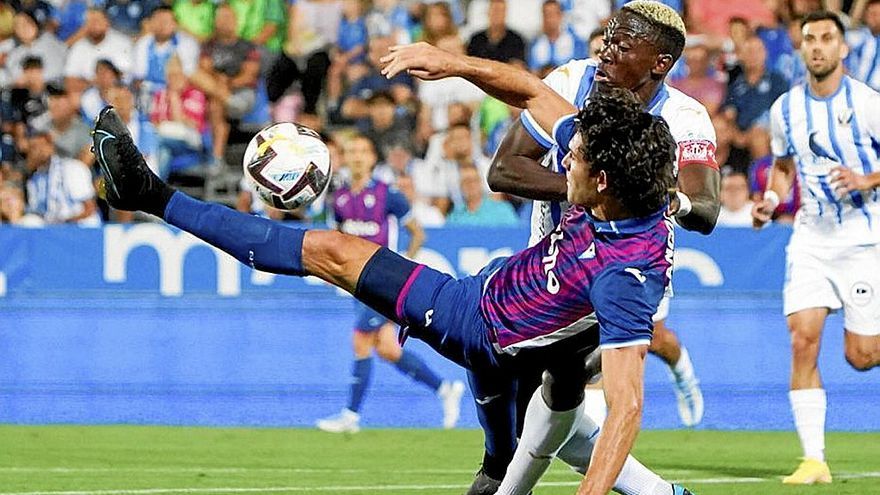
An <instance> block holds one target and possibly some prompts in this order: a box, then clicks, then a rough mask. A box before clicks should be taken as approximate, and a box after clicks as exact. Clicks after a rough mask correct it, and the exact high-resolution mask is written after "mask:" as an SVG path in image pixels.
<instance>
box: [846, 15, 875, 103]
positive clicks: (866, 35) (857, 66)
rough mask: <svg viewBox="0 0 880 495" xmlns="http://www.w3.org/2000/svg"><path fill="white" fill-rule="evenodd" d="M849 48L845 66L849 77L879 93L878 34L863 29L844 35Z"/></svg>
mask: <svg viewBox="0 0 880 495" xmlns="http://www.w3.org/2000/svg"><path fill="white" fill-rule="evenodd" d="M846 42H847V44H848V45H849V47H850V52H849V56H848V57H847V58H846V66H847V68H848V69H849V75H851V76H852V77H854V78H855V79H858V80H859V81H862V82H863V83H865V84H867V85H868V86H870V87H872V88H874V89H875V90H877V91H880V34H878V35H874V34H872V33H871V31H870V30H869V29H868V28H866V27H863V28H861V29H857V30H854V31H849V32H848V33H846Z"/></svg>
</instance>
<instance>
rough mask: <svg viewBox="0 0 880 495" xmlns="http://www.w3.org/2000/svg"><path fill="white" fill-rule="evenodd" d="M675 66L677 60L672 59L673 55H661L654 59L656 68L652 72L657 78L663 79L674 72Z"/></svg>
mask: <svg viewBox="0 0 880 495" xmlns="http://www.w3.org/2000/svg"><path fill="white" fill-rule="evenodd" d="M673 65H675V59H673V58H672V55H670V54H668V53H661V54H659V55H657V58H656V59H654V68H653V69H652V70H651V72H652V73H653V74H654V76H655V77H658V78H662V77H664V76H665V75H666V74H667V73H668V72H669V71H671V70H672V66H673Z"/></svg>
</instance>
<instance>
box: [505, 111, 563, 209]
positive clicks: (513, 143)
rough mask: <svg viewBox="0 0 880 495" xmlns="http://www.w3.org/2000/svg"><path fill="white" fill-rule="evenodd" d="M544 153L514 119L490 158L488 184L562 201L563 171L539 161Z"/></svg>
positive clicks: (544, 150)
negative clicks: (555, 170)
mask: <svg viewBox="0 0 880 495" xmlns="http://www.w3.org/2000/svg"><path fill="white" fill-rule="evenodd" d="M546 153H547V149H546V148H544V147H543V146H541V145H540V144H538V142H537V141H535V139H534V138H533V137H532V136H531V135H530V134H529V133H528V131H526V129H525V127H523V125H522V122H520V120H519V119H516V120H514V122H513V124H512V125H511V126H510V129H508V130H507V133H506V134H505V135H504V139H503V140H502V141H501V144H500V145H499V146H498V151H497V152H496V153H495V157H494V158H493V159H492V166H491V167H490V168H489V187H490V188H492V190H493V191H496V192H503V193H508V194H514V195H516V196H520V197H523V198H527V199H537V200H542V201H564V200H565V199H566V189H567V186H566V182H565V174H558V173H556V172H553V171H552V170H550V169H549V168H547V167H545V166H543V165H541V164H540V163H538V160H540V159H541V157H543V156H544V155H545V154H546Z"/></svg>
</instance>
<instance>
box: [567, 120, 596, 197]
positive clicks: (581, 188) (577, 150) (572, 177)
mask: <svg viewBox="0 0 880 495" xmlns="http://www.w3.org/2000/svg"><path fill="white" fill-rule="evenodd" d="M582 145H583V139H582V138H581V134H580V133H579V132H578V133H575V135H574V137H573V138H572V139H571V141H570V142H569V149H570V150H571V151H569V152H568V154H567V155H565V158H564V159H563V160H562V166H563V167H565V172H566V173H565V182H566V185H567V186H568V193H567V196H568V197H567V199H568V202H569V203H571V204H577V205H581V206H586V207H588V208H590V207H593V206H595V205H596V204H597V200H598V196H599V191H598V189H599V185H598V177H597V176H593V175H592V174H591V169H590V162H588V161H587V159H586V157H584V156H583V154H582V153H583V150H582V148H583V146H582Z"/></svg>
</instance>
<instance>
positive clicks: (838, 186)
mask: <svg viewBox="0 0 880 495" xmlns="http://www.w3.org/2000/svg"><path fill="white" fill-rule="evenodd" d="M831 187H832V188H833V189H834V190H835V191H836V192H837V193H838V194H846V193H850V192H852V191H867V190H869V189H871V187H872V184H871V182H870V181H869V180H868V178H867V177H865V176H864V175H861V174H857V173H855V172H853V171H852V169H850V168H849V167H834V168H833V169H832V170H831Z"/></svg>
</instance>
